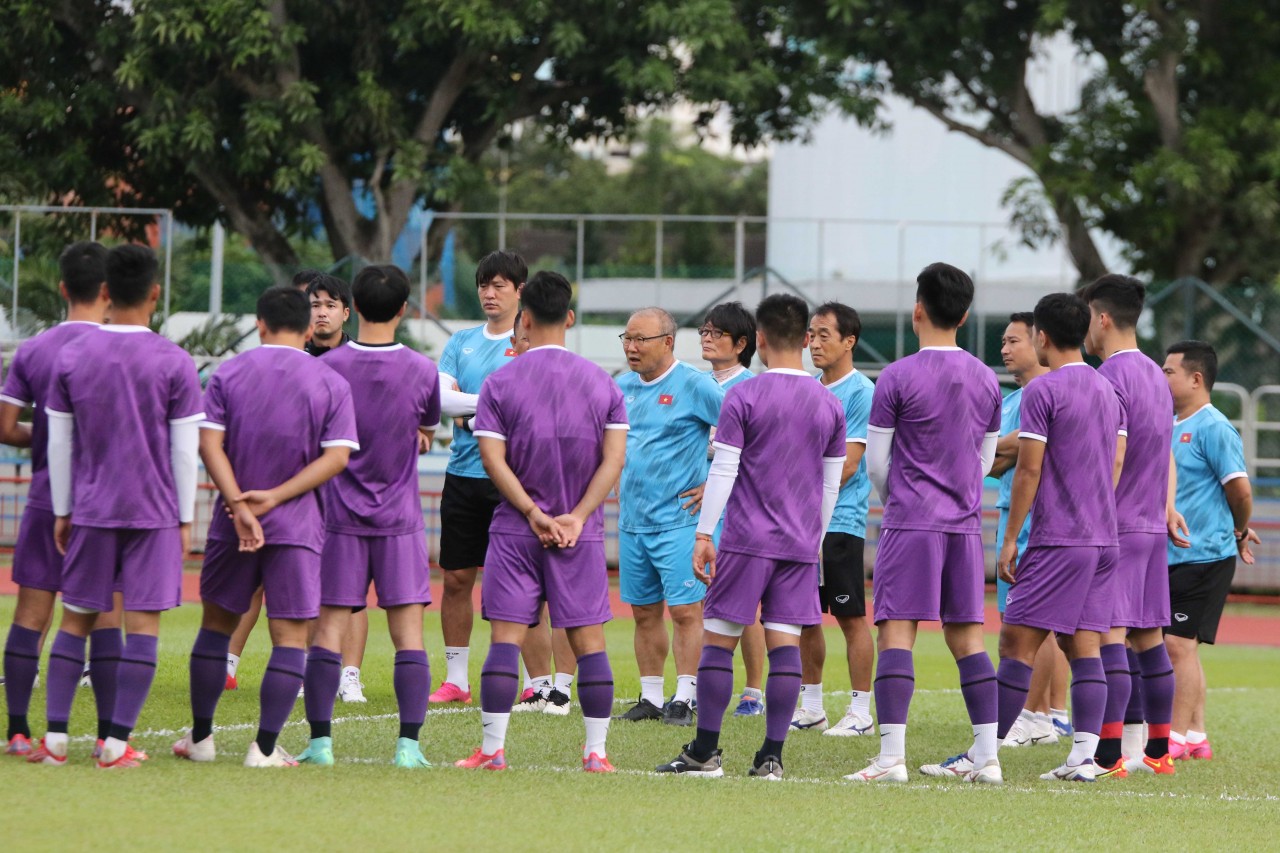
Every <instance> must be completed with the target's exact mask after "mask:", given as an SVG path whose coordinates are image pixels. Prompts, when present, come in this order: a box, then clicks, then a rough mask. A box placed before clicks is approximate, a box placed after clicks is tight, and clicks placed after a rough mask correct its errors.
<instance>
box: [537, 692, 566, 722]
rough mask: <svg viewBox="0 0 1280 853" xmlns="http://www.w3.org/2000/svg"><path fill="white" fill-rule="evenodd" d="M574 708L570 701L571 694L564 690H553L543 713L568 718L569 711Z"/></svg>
mask: <svg viewBox="0 0 1280 853" xmlns="http://www.w3.org/2000/svg"><path fill="white" fill-rule="evenodd" d="M571 707H573V705H572V703H570V701H569V694H568V693H565V692H564V691H563V690H556V689H555V688H554V687H553V688H551V692H550V693H548V694H547V703H546V704H545V705H544V706H543V707H542V713H544V714H552V715H554V716H557V717H566V716H568V715H569V709H570V708H571Z"/></svg>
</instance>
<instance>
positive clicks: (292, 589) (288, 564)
mask: <svg viewBox="0 0 1280 853" xmlns="http://www.w3.org/2000/svg"><path fill="white" fill-rule="evenodd" d="M258 587H262V588H263V601H264V602H265V604H266V608H267V618H269V619H314V618H316V617H317V616H319V615H320V555H319V554H317V553H316V552H315V551H312V550H311V549H309V548H302V547H299V546H297V545H265V546H263V547H262V548H259V549H258V550H257V551H248V552H241V551H240V544H239V543H238V542H231V541H224V540H222V539H210V540H209V543H208V544H207V545H206V546H205V551H204V566H203V568H201V569H200V598H201V599H202V600H203V601H207V602H209V603H211V604H216V605H218V606H219V607H221V608H222V609H223V610H226V611H229V612H231V613H247V612H248V610H249V603H250V601H251V600H252V599H253V594H254V593H255V592H257V590H258Z"/></svg>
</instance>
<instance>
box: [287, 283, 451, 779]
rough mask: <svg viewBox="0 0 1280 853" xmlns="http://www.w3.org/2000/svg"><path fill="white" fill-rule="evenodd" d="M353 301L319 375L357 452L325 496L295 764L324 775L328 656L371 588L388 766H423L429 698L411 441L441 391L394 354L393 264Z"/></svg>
mask: <svg viewBox="0 0 1280 853" xmlns="http://www.w3.org/2000/svg"><path fill="white" fill-rule="evenodd" d="M351 291H352V299H353V301H354V303H355V308H356V312H357V313H358V314H359V315H360V329H359V337H358V338H357V340H355V341H352V342H350V343H348V344H347V345H346V346H343V347H339V348H338V349H336V350H334V351H333V352H331V353H330V354H329V355H327V356H325V358H324V364H325V365H326V366H327V367H329V368H331V369H332V370H333V371H334V372H335V373H337V374H338V375H339V376H341V377H342V378H344V379H345V380H346V381H347V383H348V384H349V385H350V386H351V395H352V400H353V401H354V403H355V413H356V428H357V430H358V432H359V444H360V447H361V448H362V449H361V450H358V451H356V452H355V453H354V454H353V455H352V456H351V460H350V462H349V464H348V465H347V467H346V469H344V470H343V471H341V472H340V473H338V475H337V476H336V477H334V478H333V479H332V480H330V481H329V482H328V483H326V484H325V486H324V487H323V488H324V498H325V499H324V515H325V528H326V531H327V537H326V539H325V544H324V551H323V553H322V555H321V558H320V604H321V606H320V620H319V624H318V625H317V628H316V633H315V638H314V640H313V641H312V646H311V649H310V651H309V652H308V654H307V668H306V678H305V680H306V682H307V690H306V709H307V720H308V722H309V723H310V724H311V744H310V746H308V747H307V750H306V752H305V753H303V754H302V755H300V756H298V761H299V763H311V764H317V765H324V766H328V765H332V764H333V740H332V732H331V724H332V719H333V700H334V696H335V694H337V692H338V685H339V682H340V680H341V679H340V676H339V668H340V666H341V664H342V657H341V655H339V654H338V652H337V651H335V649H337V648H339V646H340V643H341V640H342V638H343V636H344V634H345V631H346V630H347V628H348V625H349V623H350V621H351V613H352V610H353V609H364V607H365V604H366V602H367V601H368V595H369V584H370V582H371V581H372V583H373V584H374V586H375V588H376V589H377V592H378V606H380V607H381V608H383V609H384V610H385V611H386V612H387V627H388V629H389V630H390V632H391V642H392V643H393V645H394V646H395V650H396V656H395V678H394V684H395V692H396V701H397V703H398V704H399V707H400V735H399V739H398V740H397V742H396V750H395V757H394V759H393V763H394V764H395V766H397V767H406V768H412V767H429V766H430V764H428V762H427V760H426V759H425V758H423V757H422V752H421V750H420V748H419V746H418V736H419V733H420V732H421V730H422V723H423V720H424V719H425V717H426V713H427V696H428V695H429V694H430V693H431V670H430V665H429V663H428V661H427V653H426V651H425V649H424V646H423V644H422V612H423V608H424V607H425V605H427V604H430V603H431V577H430V569H431V563H430V558H429V557H428V556H427V540H426V536H425V533H424V530H423V523H422V504H421V500H420V499H419V497H418V449H419V445H418V431H419V430H420V429H426V430H427V431H428V432H429V433H434V432H435V430H436V429H437V428H438V427H439V426H440V381H439V377H438V375H437V372H436V366H435V363H434V362H432V361H431V359H429V358H427V357H426V356H423V355H420V354H418V353H416V352H414V351H413V350H411V349H406V348H405V347H404V345H403V344H399V343H396V327H397V326H399V325H400V320H401V318H403V317H404V311H405V307H406V306H407V305H408V302H409V280H408V278H406V277H405V274H404V272H402V271H401V270H400V268H399V267H395V266H390V265H375V266H368V267H365V268H364V269H362V270H361V271H360V272H359V273H358V274H357V275H356V278H355V281H354V282H352V285H351Z"/></svg>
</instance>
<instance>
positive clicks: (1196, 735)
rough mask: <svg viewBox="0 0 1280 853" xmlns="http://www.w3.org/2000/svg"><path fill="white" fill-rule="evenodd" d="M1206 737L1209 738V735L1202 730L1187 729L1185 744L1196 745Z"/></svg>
mask: <svg viewBox="0 0 1280 853" xmlns="http://www.w3.org/2000/svg"><path fill="white" fill-rule="evenodd" d="M1208 739H1209V736H1208V735H1207V734H1205V733H1204V732H1197V731H1194V730H1192V729H1187V746H1196V745H1198V744H1202V743H1204V742H1205V741H1206V740H1208Z"/></svg>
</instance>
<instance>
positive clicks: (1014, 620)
mask: <svg viewBox="0 0 1280 853" xmlns="http://www.w3.org/2000/svg"><path fill="white" fill-rule="evenodd" d="M1117 550H1118V549H1117V548H1116V546H1114V545H1107V546H1103V547H1099V546H1093V545H1076V546H1049V547H1042V546H1036V545H1032V546H1031V547H1029V548H1027V552H1026V553H1025V554H1022V555H1021V556H1020V558H1019V560H1018V564H1017V566H1016V567H1015V569H1014V584H1013V587H1012V588H1011V589H1010V590H1009V597H1008V599H1006V601H1005V606H1004V621H1005V623H1006V624H1009V625H1028V626H1030V627H1032V628H1044V629H1045V630H1048V631H1053V632H1054V633H1056V634H1074V633H1075V632H1076V631H1099V632H1103V633H1105V632H1107V631H1110V630H1111V628H1112V627H1113V625H1112V622H1113V619H1112V611H1113V609H1114V605H1115V567H1116V558H1117Z"/></svg>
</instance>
